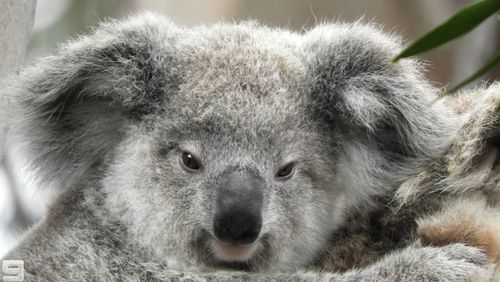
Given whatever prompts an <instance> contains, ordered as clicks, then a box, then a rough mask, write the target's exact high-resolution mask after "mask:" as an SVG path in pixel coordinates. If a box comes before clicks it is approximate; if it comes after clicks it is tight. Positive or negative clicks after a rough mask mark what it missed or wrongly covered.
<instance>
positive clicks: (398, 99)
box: [303, 24, 456, 192]
mask: <svg viewBox="0 0 500 282" xmlns="http://www.w3.org/2000/svg"><path fill="white" fill-rule="evenodd" d="M304 36H305V37H306V38H305V39H306V40H304V46H303V48H304V52H305V54H306V57H307V59H306V60H307V64H308V65H309V76H310V79H309V81H310V95H311V96H312V98H311V100H312V103H313V107H314V110H313V112H315V113H316V114H317V117H318V118H319V119H321V120H323V121H324V122H325V123H326V124H328V125H329V126H330V127H331V128H332V130H333V131H335V132H341V133H342V134H339V139H340V140H337V142H339V143H341V147H342V148H341V150H343V152H344V158H345V159H346V160H345V162H346V164H345V165H346V166H352V169H353V171H356V173H357V174H359V180H360V181H362V180H363V178H366V179H373V177H374V176H375V177H380V179H379V180H380V181H382V182H381V183H387V182H383V180H384V179H394V180H395V181H396V180H398V178H403V177H404V176H403V175H401V173H402V172H406V173H412V172H413V173H415V172H416V169H417V166H418V165H422V164H425V163H426V162H427V161H428V160H429V159H432V158H435V157H436V156H438V155H439V154H441V153H442V151H443V150H444V149H445V148H446V146H447V145H448V143H447V140H448V138H450V136H451V135H452V134H453V132H454V130H455V128H456V126H455V125H454V124H453V122H452V121H451V120H452V119H450V117H449V115H448V114H447V110H446V109H445V108H444V107H443V106H442V105H440V103H436V104H434V105H433V106H430V104H431V101H433V100H434V99H435V98H436V97H437V95H436V90H435V89H434V88H433V87H432V86H431V85H430V84H429V83H428V82H427V81H426V79H425V78H424V77H423V75H422V74H421V72H420V66H419V65H418V63H417V62H415V61H413V60H408V59H405V60H401V61H400V62H398V63H395V64H392V63H390V60H391V58H392V57H393V56H394V55H395V54H396V53H397V52H398V51H399V49H400V46H399V42H398V41H399V40H397V39H396V38H395V37H392V36H390V35H387V34H385V33H383V32H381V31H380V29H379V28H377V27H374V26H372V25H363V24H352V25H347V24H345V25H344V24H339V25H335V24H332V25H323V26H319V27H317V28H315V29H313V30H311V31H309V32H308V33H307V34H305V35H304ZM363 150H365V152H360V151H363ZM363 168H366V169H364V170H363ZM391 168H392V169H393V170H394V171H391ZM375 182H377V181H375ZM378 183H379V184H380V182H378ZM351 184H352V185H357V186H358V187H361V189H363V186H364V185H360V184H359V183H351ZM383 185H384V184H382V185H381V186H383ZM387 188H389V187H387ZM364 192H367V191H364Z"/></svg>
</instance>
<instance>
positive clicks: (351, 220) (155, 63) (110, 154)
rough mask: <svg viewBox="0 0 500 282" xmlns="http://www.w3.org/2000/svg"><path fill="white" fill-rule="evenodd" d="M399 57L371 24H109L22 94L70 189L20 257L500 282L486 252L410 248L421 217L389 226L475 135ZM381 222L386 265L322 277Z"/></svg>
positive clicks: (81, 272) (37, 152)
mask: <svg viewBox="0 0 500 282" xmlns="http://www.w3.org/2000/svg"><path fill="white" fill-rule="evenodd" d="M398 50H399V43H398V40H397V39H395V38H394V37H392V36H390V35H387V34H385V33H383V32H381V31H380V30H379V28H377V27H375V26H373V25H363V24H359V23H358V24H324V25H320V26H318V27H316V28H314V29H312V30H310V31H308V32H305V33H294V32H290V31H286V30H279V29H271V28H268V27H265V26H261V25H258V24H256V23H251V22H250V23H240V24H218V25H214V26H200V27H195V28H189V29H188V28H182V27H179V26H177V25H175V24H173V23H172V22H170V21H168V20H165V19H163V18H161V17H158V16H155V15H152V14H148V13H146V14H142V15H139V16H136V17H132V18H130V19H128V20H126V21H123V22H108V23H105V24H102V25H101V26H100V27H98V28H97V30H96V31H95V32H94V33H92V34H91V35H88V36H84V37H82V38H79V39H78V40H76V41H74V42H71V43H69V44H67V45H65V46H63V47H62V48H61V49H60V50H59V51H58V53H56V54H55V55H53V56H50V57H47V58H44V59H42V60H40V61H39V62H38V63H37V64H35V65H34V66H33V67H30V68H27V69H26V70H24V71H23V72H22V73H21V75H20V76H19V77H18V78H16V81H15V82H14V83H13V85H11V87H10V88H8V89H7V90H6V91H9V93H16V95H17V96H18V97H20V100H21V103H20V104H21V107H20V110H19V116H20V117H21V119H20V120H19V122H18V125H17V126H15V128H16V129H18V131H19V133H20V135H22V136H23V138H24V140H25V141H26V143H27V148H28V150H29V152H30V153H31V154H32V156H33V161H32V168H33V169H34V170H35V171H36V174H37V176H38V178H39V180H40V184H41V185H44V186H52V187H54V188H55V189H57V190H58V191H60V195H59V197H58V198H57V200H56V201H55V202H54V203H53V204H52V205H51V207H50V210H49V212H48V214H47V216H46V218H45V219H44V220H43V221H42V222H41V223H39V224H38V225H37V226H36V227H34V228H33V229H32V230H30V232H28V234H27V235H26V237H25V238H24V239H23V240H22V242H21V243H20V244H19V245H18V246H17V247H16V248H14V249H13V250H12V251H11V252H10V253H9V254H7V256H6V259H23V260H24V261H25V269H26V277H27V279H28V280H37V279H40V280H51V281H69V280H126V281H143V280H151V281H155V280H182V279H191V280H200V281H203V280H216V281H226V280H228V279H230V280H232V281H247V280H256V281H261V280H275V281H294V280H296V281H303V280H327V279H337V280H342V281H352V280H365V281H366V280H378V281H379V280H390V281H394V280H399V281H400V280H407V281H414V280H419V279H424V280H425V279H427V280H434V279H441V278H443V277H444V278H445V279H450V280H472V279H477V278H481V277H482V278H484V277H485V276H486V275H488V274H489V272H488V269H487V257H486V255H485V254H484V253H483V252H482V251H481V249H480V248H477V247H474V246H466V245H464V244H461V243H451V244H446V245H445V246H418V245H417V244H411V240H410V239H411V238H410V237H409V236H410V235H409V234H411V232H405V230H410V231H411V230H415V228H416V227H415V224H416V223H415V219H416V217H415V215H416V214H417V210H412V209H406V210H405V212H406V213H403V212H402V213H400V214H399V217H393V218H392V219H391V220H394V222H391V221H388V222H384V221H380V220H378V218H377V215H376V213H375V215H374V211H383V210H385V209H386V208H390V207H391V205H389V203H390V202H391V199H392V197H393V195H394V194H395V193H396V189H397V188H398V187H399V186H400V185H401V184H402V183H404V182H405V181H407V180H408V179H410V178H411V177H414V176H415V174H416V173H417V172H419V171H422V170H423V169H424V168H425V167H426V166H427V165H429V164H431V163H433V162H434V161H436V159H437V158H439V156H442V155H443V154H444V153H445V152H446V151H447V150H448V147H449V144H450V142H451V141H450V140H451V139H452V137H453V136H454V135H455V133H456V130H457V129H458V128H459V126H460V122H459V119H457V118H454V117H453V116H452V114H451V113H449V112H448V110H447V109H448V108H446V107H445V106H444V105H442V104H440V103H437V104H435V105H433V106H432V107H429V106H428V105H429V102H431V101H432V100H434V99H435V97H436V90H435V89H434V88H433V87H431V86H430V84H428V83H427V82H426V80H425V79H424V78H423V76H422V74H421V72H420V67H419V65H418V63H417V62H415V61H413V60H404V61H402V62H401V63H398V64H390V63H389V59H390V58H391V57H392V56H393V55H394V54H395V53H396V52H397V51H398ZM354 215H355V216H354ZM373 216H374V217H373ZM242 218H243V219H245V220H242ZM365 219H367V220H368V222H369V223H374V224H369V225H368V224H365V223H366V222H367V221H366V220H365ZM372 219H374V220H372ZM393 223H394V224H393ZM367 226H371V227H373V229H370V230H368V231H369V232H371V234H372V235H373V236H374V237H376V236H380V238H391V240H392V241H390V242H389V241H384V240H382V241H380V242H383V243H382V244H381V245H377V247H378V248H379V249H376V250H375V251H374V253H373V254H372V253H367V257H368V256H369V255H373V257H375V256H379V257H381V258H380V259H379V260H377V261H375V260H372V261H371V262H373V263H371V264H369V265H368V263H366V264H365V265H363V266H365V267H364V268H357V269H349V270H347V271H345V272H342V273H340V272H337V273H333V272H320V271H314V270H309V271H307V269H308V268H310V267H313V266H314V264H315V262H317V261H318V260H319V259H320V258H321V255H322V254H323V252H324V250H325V249H327V247H328V246H329V244H330V243H331V240H330V239H331V238H332V236H333V238H334V241H335V242H337V244H336V246H337V247H340V248H342V247H345V248H348V247H349V246H350V245H348V244H347V243H346V244H344V245H342V244H341V243H342V242H347V240H345V239H346V238H347V235H348V234H351V235H352V236H356V232H357V230H364V231H366V227H367ZM394 226H399V227H401V226H403V227H404V228H405V229H401V230H396V229H395V228H394ZM371 227H370V228H371ZM241 230H244V231H245V232H240V231H241ZM346 230H351V231H352V230H354V231H355V232H351V233H349V232H346ZM388 234H390V235H391V236H386V235H388ZM392 235H394V236H392ZM351 238H353V237H351ZM351 242H352V240H351ZM358 243H359V244H366V243H367V242H363V241H362V240H361V241H359V242H358ZM358 249H359V250H362V248H358ZM337 250H338V251H339V252H336V253H335V254H341V253H342V252H341V251H342V250H341V249H337ZM382 250H383V251H382ZM389 251H392V252H390V253H389ZM344 253H345V252H344ZM345 254H346V255H348V254H347V253H345ZM368 258H369V257H368ZM339 261H340V260H336V259H335V260H334V263H335V264H337V265H336V266H335V270H341V269H342V270H346V269H347V268H349V267H347V266H349V262H348V260H347V259H346V260H345V261H346V263H342V264H341V265H339ZM367 261H368V260H367ZM374 261H375V262H374ZM350 266H356V265H352V264H350Z"/></svg>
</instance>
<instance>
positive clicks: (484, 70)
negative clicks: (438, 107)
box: [443, 53, 500, 95]
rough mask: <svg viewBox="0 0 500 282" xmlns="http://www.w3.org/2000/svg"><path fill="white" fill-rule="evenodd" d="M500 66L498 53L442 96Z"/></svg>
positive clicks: (499, 54)
mask: <svg viewBox="0 0 500 282" xmlns="http://www.w3.org/2000/svg"><path fill="white" fill-rule="evenodd" d="M498 64H500V53H497V54H496V56H495V57H494V58H493V59H492V60H491V61H489V62H487V63H486V64H485V65H484V66H483V67H481V68H480V69H479V70H478V71H476V72H475V73H474V74H472V75H471V76H469V77H468V78H467V79H465V80H464V81H462V82H460V83H459V84H458V85H457V86H455V87H453V88H451V89H450V90H448V91H446V93H444V94H443V95H448V94H451V93H453V92H456V91H457V90H458V89H460V88H462V87H463V86H465V85H467V84H469V83H471V82H472V81H474V80H476V79H478V78H479V77H481V76H482V75H483V74H485V73H487V72H488V71H489V70H491V69H493V68H494V67H495V66H497V65H498Z"/></svg>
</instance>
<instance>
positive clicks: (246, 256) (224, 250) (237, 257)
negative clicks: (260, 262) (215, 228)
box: [210, 238, 259, 262]
mask: <svg viewBox="0 0 500 282" xmlns="http://www.w3.org/2000/svg"><path fill="white" fill-rule="evenodd" d="M258 245H259V241H258V240H257V241H255V242H253V243H251V244H231V243H224V242H221V241H219V240H217V239H216V238H211V239H210V246H211V248H212V250H213V252H214V255H215V257H216V258H217V259H219V260H221V261H226V262H245V261H248V260H250V259H251V258H252V257H253V255H254V254H255V253H256V251H257V249H258Z"/></svg>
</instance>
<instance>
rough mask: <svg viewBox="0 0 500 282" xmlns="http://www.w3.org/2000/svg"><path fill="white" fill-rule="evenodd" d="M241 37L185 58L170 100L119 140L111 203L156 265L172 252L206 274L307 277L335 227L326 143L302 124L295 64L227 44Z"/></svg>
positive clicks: (306, 112) (267, 51) (336, 192)
mask: <svg viewBox="0 0 500 282" xmlns="http://www.w3.org/2000/svg"><path fill="white" fill-rule="evenodd" d="M237 31H238V30H237ZM231 32H233V33H234V34H231ZM239 32H241V31H238V32H235V31H233V30H228V31H226V34H225V37H226V38H227V40H229V42H226V45H225V46H221V47H220V48H215V49H213V48H210V49H208V47H207V50H206V51H204V52H203V51H200V49H201V48H200V45H201V44H207V45H210V44H211V43H212V44H215V43H217V42H218V41H217V40H216V39H214V38H210V37H209V38H204V40H206V42H203V39H202V40H200V41H201V42H200V41H199V42H198V44H197V45H196V46H193V47H191V48H193V50H194V51H197V53H196V55H197V57H191V55H186V60H187V61H189V62H190V63H189V64H187V63H186V64H183V65H184V67H183V69H179V70H178V71H179V72H180V73H182V74H183V75H182V77H183V79H182V82H181V83H180V84H179V87H178V90H177V91H176V93H174V94H173V95H172V96H170V97H169V98H168V99H165V100H164V101H161V102H159V103H158V105H157V107H156V109H155V111H156V112H155V114H152V115H151V116H150V117H149V118H147V119H146V121H145V122H144V123H145V125H143V126H140V127H133V129H131V131H130V132H128V133H127V136H128V138H126V140H125V141H124V145H122V148H123V149H122V150H120V152H119V154H118V156H117V158H118V161H117V165H116V166H112V167H111V171H112V174H111V175H110V176H109V177H108V178H107V179H106V186H107V189H108V190H107V191H109V193H108V194H110V195H111V196H110V201H111V202H113V204H115V205H117V206H118V207H117V208H119V209H123V208H122V207H123V206H127V207H128V208H127V209H128V211H127V215H126V216H125V218H127V220H130V226H131V229H133V230H134V232H135V233H136V234H138V236H139V237H140V238H143V239H144V238H146V240H147V241H148V242H149V244H151V245H154V247H155V248H156V249H157V250H158V251H159V252H160V253H162V252H164V253H168V252H171V251H172V250H171V249H172V248H173V247H176V248H179V249H180V252H181V253H183V254H188V258H187V259H190V260H194V261H196V262H197V263H202V264H205V265H208V266H214V267H230V268H243V269H253V270H256V269H266V268H270V267H275V268H276V267H281V268H290V267H294V266H299V265H303V264H305V263H306V262H310V260H311V257H314V256H315V254H316V253H317V252H318V249H319V248H321V247H322V246H324V244H325V242H326V240H327V239H328V235H329V234H331V231H332V230H333V229H334V228H336V227H337V226H338V224H339V223H340V222H341V220H342V217H343V215H342V211H341V209H340V206H341V204H342V201H345V197H344V191H343V190H342V189H340V188H339V187H338V185H337V181H336V178H335V160H334V156H335V154H333V151H332V147H331V146H330V143H332V142H333V141H332V140H331V139H332V138H331V137H330V136H329V134H325V133H323V132H322V130H323V129H324V128H322V127H321V125H320V124H319V123H318V122H317V121H315V119H314V116H313V115H311V114H310V104H309V103H308V102H307V100H306V93H305V91H306V90H305V89H306V85H305V81H306V80H305V78H306V74H305V69H304V64H303V62H301V61H300V60H299V58H298V57H297V56H295V57H289V58H285V55H289V56H290V54H285V55H284V54H283V53H282V52H280V50H273V49H272V48H270V47H269V46H265V45H264V46H262V47H260V48H256V47H254V46H252V47H248V46H247V45H250V44H251V43H252V42H253V40H255V38H252V37H251V38H249V39H247V40H243V41H242V42H231V41H234V40H237V39H238V36H241V34H240V33H239ZM240 40H241V39H240ZM189 51H192V50H190V49H189V48H188V47H184V49H183V52H186V53H188V54H190V52H189ZM194 51H193V52H194ZM243 54H245V55H243ZM256 64H258V65H256ZM116 199H118V200H117V201H119V202H118V204H117V202H114V201H115V200H116ZM120 207H121V208H120Z"/></svg>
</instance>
